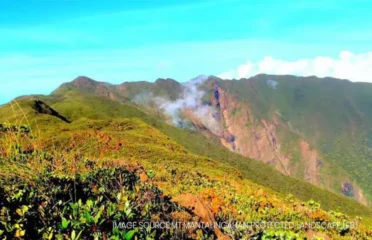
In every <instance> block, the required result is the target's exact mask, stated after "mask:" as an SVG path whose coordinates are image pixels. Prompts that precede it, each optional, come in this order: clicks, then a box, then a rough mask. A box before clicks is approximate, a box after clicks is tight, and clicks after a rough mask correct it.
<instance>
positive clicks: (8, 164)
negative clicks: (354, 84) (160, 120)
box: [0, 119, 372, 239]
mask: <svg viewBox="0 0 372 240" xmlns="http://www.w3.org/2000/svg"><path fill="white" fill-rule="evenodd" d="M40 127H41V132H42V133H43V134H42V135H40V136H38V135H37V136H31V131H29V129H28V127H27V126H23V127H22V128H21V127H17V126H13V125H9V124H7V125H6V127H3V128H2V131H1V137H0V141H1V146H2V148H1V149H0V159H1V160H0V179H1V185H0V192H1V195H0V196H1V197H0V201H1V204H2V205H1V209H0V211H1V212H0V236H1V237H7V238H14V237H15V238H21V239H22V238H26V239H27V238H30V237H33V238H34V237H37V238H43V239H84V238H97V239H100V238H106V239H144V238H147V239H169V238H172V237H173V238H177V237H178V238H197V239H215V238H216V237H217V236H219V237H221V236H229V237H231V238H233V239H241V238H248V237H249V238H256V239H270V238H273V239H283V238H285V239H296V238H304V237H305V236H307V235H308V234H310V233H309V232H308V230H307V228H308V226H306V225H305V224H301V223H310V222H312V223H314V224H322V223H323V224H335V226H334V227H332V228H327V229H326V230H323V229H322V228H321V227H320V225H319V226H318V227H315V228H314V229H313V232H312V233H311V234H313V235H312V236H318V234H327V235H328V236H330V237H337V236H344V237H345V238H348V237H351V236H354V237H357V238H367V237H368V236H372V235H371V234H372V232H371V231H370V230H368V228H367V227H365V226H364V225H361V224H359V225H358V227H356V228H355V227H353V226H352V225H350V224H352V223H353V222H355V221H357V222H360V221H363V222H365V220H361V219H360V218H352V217H348V216H346V215H344V214H341V213H339V212H334V211H324V210H322V209H321V208H320V204H318V203H316V202H314V201H308V202H301V201H298V200H297V199H296V198H295V197H293V196H291V195H289V196H287V197H283V196H282V195H278V194H276V193H275V192H274V191H272V190H270V189H268V188H265V187H261V186H259V185H257V184H255V183H252V182H250V181H247V180H245V179H243V178H242V175H241V174H240V173H239V172H238V171H237V170H235V169H234V168H232V167H230V166H228V165H226V164H222V163H219V162H217V161H215V160H213V159H210V158H205V157H201V156H198V155H194V154H191V153H189V152H188V151H187V150H186V149H185V148H184V147H182V146H180V145H179V144H177V143H176V142H175V141H173V140H171V139H170V138H169V137H167V136H166V135H164V134H163V133H161V132H160V131H159V130H157V129H155V128H153V127H150V126H149V125H148V124H146V123H144V122H142V121H141V120H138V119H116V120H88V119H81V120H78V121H75V122H73V123H72V124H66V123H65V122H63V121H60V123H59V124H57V125H55V128H54V129H49V130H47V129H43V128H42V127H43V126H40ZM44 127H45V126H44ZM22 129H23V130H22ZM52 135H53V136H55V137H54V138H52ZM160 163H161V164H160ZM142 166H144V167H145V168H143V167H142ZM210 166H213V167H210ZM185 193H188V194H192V196H197V197H198V199H200V201H203V202H204V203H205V204H206V207H204V208H203V209H201V210H203V211H207V212H209V213H210V216H211V217H210V219H205V217H203V216H204V215H200V214H198V212H197V211H195V212H194V211H193V210H192V209H189V208H188V207H187V206H186V205H187V204H186V205H185V206H184V204H179V203H178V201H179V200H177V201H176V200H173V198H174V199H177V196H182V194H185ZM191 202H192V201H191ZM198 210H200V209H198ZM173 221H176V222H185V223H187V222H191V221H197V222H206V221H213V222H216V223H229V222H230V223H231V222H234V221H241V222H254V223H261V224H262V225H261V227H243V226H240V227H239V228H229V227H227V226H226V225H225V227H220V228H219V230H218V231H217V230H216V229H211V228H208V229H203V231H202V230H201V229H199V228H192V229H186V228H179V229H163V228H155V227H150V226H147V227H146V228H143V227H134V228H130V229H115V228H113V222H124V223H129V222H138V223H139V222H141V223H144V222H173ZM265 222H292V223H293V224H294V225H293V226H292V227H290V228H289V229H288V228H285V227H284V226H282V227H280V226H279V227H277V228H275V230H274V228H273V227H272V226H270V225H264V223H265ZM366 223H368V222H366ZM284 236H285V237H284Z"/></svg>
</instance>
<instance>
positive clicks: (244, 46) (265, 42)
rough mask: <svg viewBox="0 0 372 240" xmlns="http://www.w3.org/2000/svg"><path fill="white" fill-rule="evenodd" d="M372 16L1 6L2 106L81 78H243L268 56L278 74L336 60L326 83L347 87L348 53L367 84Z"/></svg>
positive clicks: (320, 6) (326, 5)
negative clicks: (301, 64)
mask: <svg viewBox="0 0 372 240" xmlns="http://www.w3.org/2000/svg"><path fill="white" fill-rule="evenodd" d="M370 9H372V2H371V1H368V0H354V1H348V0H338V1H331V0H313V1H289V0H282V1H276V0H271V1H270V0H267V1H248V0H220V1H219V0H213V1H209V0H198V1H196V0H188V1H184V0H180V1H161V0H158V1H150V0H141V1H128V0H127V1H124V0H122V1H94V0H90V1H85V0H80V1H77V0H66V1H61V0H58V1H57V0H28V1H26V0H18V1H14V0H2V1H1V2H0V83H1V86H0V104H1V103H4V102H7V101H9V100H11V99H12V98H14V97H16V96H19V95H23V94H31V93H33V94H34V93H41V94H48V93H50V92H51V91H52V90H54V89H55V88H56V87H58V86H59V85H60V84H61V83H63V82H67V81H71V80H72V79H73V78H75V77H77V76H79V75H85V76H89V77H91V78H94V79H97V80H101V81H107V82H111V83H120V82H124V81H135V80H148V81H154V80H155V79H156V78H159V77H171V78H175V79H177V80H179V81H187V80H188V79H190V78H192V77H195V76H196V75H199V74H214V75H220V74H223V73H226V72H234V74H230V75H229V74H227V75H226V76H230V77H231V78H232V77H235V76H245V75H242V74H237V73H238V72H239V71H240V70H239V66H245V68H244V69H245V70H247V69H248V67H247V66H248V65H249V66H250V64H248V65H247V63H250V62H252V63H253V65H254V66H257V69H261V68H259V67H258V66H261V65H260V64H259V63H260V61H262V59H264V57H267V56H270V57H272V58H274V59H277V61H276V62H275V61H274V63H275V64H279V65H278V66H279V67H282V66H287V65H288V64H287V65H283V64H284V63H287V62H289V63H291V62H295V63H296V61H298V60H299V59H307V60H308V63H309V64H308V66H310V65H311V66H313V65H316V59H317V57H319V56H324V57H327V58H330V59H332V60H334V64H333V65H332V73H330V71H326V73H324V74H328V73H329V74H331V75H332V74H333V73H334V72H338V73H337V74H338V75H337V74H336V73H335V76H340V77H342V76H344V75H345V74H344V73H340V71H339V70H337V66H343V65H342V64H344V62H340V61H338V60H337V59H339V58H341V55H340V53H341V52H342V51H349V52H351V53H353V54H355V55H353V56H354V57H353V58H352V60H350V61H352V62H353V63H354V65H355V63H356V62H357V63H358V64H359V65H361V64H360V63H363V64H362V65H363V66H365V68H363V69H360V68H358V69H354V68H353V65H350V69H351V70H350V71H349V73H351V72H353V73H354V75H350V74H346V75H345V76H346V77H347V76H351V77H353V76H359V75H361V74H360V72H362V71H365V70H364V69H367V68H368V67H369V66H370V65H369V64H370V63H371V64H372V62H371V61H370V55H369V54H367V55H366V53H368V52H370V51H372V28H371V26H370V24H371V22H372V14H370ZM371 56H372V55H371ZM314 59H315V60H314ZM353 59H354V60H353ZM355 59H358V60H355ZM366 59H367V60H366ZM371 59H372V58H371ZM278 61H279V62H278ZM348 61H349V60H348ZM350 61H349V62H350ZM323 62H324V61H323ZM323 62H322V64H323ZM265 63H266V62H265ZM337 64H338V65H337ZM318 65H319V64H318ZM336 65H337V66H336ZM289 66H292V65H289ZM339 68H341V67H338V69H339ZM342 68H343V69H344V67H342ZM371 68H372V66H371ZM244 69H243V70H244ZM264 69H267V68H264ZM271 69H273V68H271ZM275 69H276V68H275ZM296 69H297V70H296V73H297V72H299V71H300V70H298V69H299V68H296ZM300 69H301V71H302V68H300ZM334 69H336V70H334ZM261 70H262V69H261ZM261 70H257V71H261ZM307 70H308V69H307ZM307 70H306V71H304V72H306V73H309V74H310V73H313V72H314V71H307ZM257 71H254V72H257ZM268 71H269V70H268ZM356 71H358V73H359V75H356V73H355V72H356ZM242 72H243V73H245V71H242ZM276 72H278V71H277V70H276ZM276 72H274V73H276ZM317 72H318V71H315V73H317ZM279 73H281V72H279ZM290 73H291V72H290ZM368 73H369V72H368ZM298 74H301V72H299V73H298ZM343 74H344V75H343ZM364 75H366V74H364ZM223 76H225V75H223ZM355 80H358V78H357V77H356V79H355ZM362 80H365V79H362ZM367 80H368V79H367Z"/></svg>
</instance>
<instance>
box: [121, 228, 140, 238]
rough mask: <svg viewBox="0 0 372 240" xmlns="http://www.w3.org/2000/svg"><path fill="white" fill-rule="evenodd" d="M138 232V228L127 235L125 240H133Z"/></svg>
mask: <svg viewBox="0 0 372 240" xmlns="http://www.w3.org/2000/svg"><path fill="white" fill-rule="evenodd" d="M137 231H138V229H137V228H136V229H133V230H131V231H129V232H127V233H125V235H124V239H125V240H131V239H132V238H133V236H134V234H136V233H137Z"/></svg>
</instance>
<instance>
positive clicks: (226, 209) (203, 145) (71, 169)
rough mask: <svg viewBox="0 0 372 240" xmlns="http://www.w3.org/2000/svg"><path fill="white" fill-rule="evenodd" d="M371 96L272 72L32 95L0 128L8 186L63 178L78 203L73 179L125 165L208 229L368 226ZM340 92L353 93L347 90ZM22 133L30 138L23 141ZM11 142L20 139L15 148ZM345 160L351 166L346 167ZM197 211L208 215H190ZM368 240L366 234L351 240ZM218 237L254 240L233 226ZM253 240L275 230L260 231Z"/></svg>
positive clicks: (10, 107)
mask: <svg viewBox="0 0 372 240" xmlns="http://www.w3.org/2000/svg"><path fill="white" fill-rule="evenodd" d="M320 87H322V89H318V88H320ZM370 88H371V86H370V85H369V84H355V83H351V82H348V81H345V80H337V79H328V78H327V79H318V78H315V77H311V78H297V77H293V76H269V75H258V76H256V77H253V78H251V79H242V80H233V81H229V80H222V79H219V78H217V77H213V76H199V77H197V78H195V79H193V80H191V81H189V82H187V83H182V84H181V83H178V82H177V81H175V80H173V79H158V80H157V81H156V82H154V83H149V82H125V83H123V84H120V85H113V84H107V83H103V82H97V81H94V80H92V79H89V78H87V77H78V78H77V79H75V80H73V81H72V82H70V83H65V84H62V85H61V86H60V87H59V88H58V89H56V90H55V91H54V92H53V93H52V94H51V95H49V96H41V95H36V96H24V97H21V98H18V99H16V100H15V101H12V102H11V103H9V104H6V105H3V106H1V107H0V122H4V123H5V124H3V125H1V127H0V131H2V132H5V134H2V135H1V137H0V139H1V141H2V142H1V143H2V144H1V146H2V147H0V153H2V155H1V157H0V163H1V164H0V177H1V178H0V179H2V182H4V183H8V182H12V184H13V182H14V181H15V182H18V180H14V177H15V176H14V175H13V174H14V173H16V177H18V178H19V179H21V180H22V181H21V183H22V184H23V185H22V186H27V187H25V189H29V188H32V187H31V186H33V183H34V182H35V181H39V180H36V179H33V178H32V177H31V176H35V177H37V176H45V177H42V179H44V178H46V179H49V178H50V181H52V182H51V183H48V182H46V183H45V184H61V183H63V184H67V185H66V189H67V188H68V189H70V190H71V191H72V192H71V194H70V197H68V196H65V198H66V199H67V200H68V199H69V198H71V196H73V195H74V194H73V192H74V190H73V189H74V187H73V186H74V185H73V184H72V185H69V183H68V182H67V183H64V181H68V179H70V178H72V179H75V177H74V174H75V175H76V174H77V173H78V174H79V176H80V175H81V180H78V181H77V184H78V185H79V184H81V185H82V186H83V185H84V184H86V182H84V181H85V180H84V179H85V177H84V176H85V174H88V175H89V174H96V173H95V171H98V169H102V168H104V169H106V168H107V169H111V168H115V169H117V167H118V166H122V167H124V168H126V169H129V170H130V169H132V170H131V172H134V175H137V177H138V178H139V179H140V183H139V184H140V186H142V184H145V185H146V182H147V181H148V179H152V180H151V183H153V184H155V186H156V188H158V190H157V189H153V190H151V191H155V192H157V191H162V192H163V195H165V196H169V197H170V198H171V199H172V200H171V201H172V202H166V204H167V205H168V206H170V205H172V204H176V205H177V204H178V205H177V206H178V208H180V209H181V210H180V211H181V212H182V214H183V215H184V214H185V212H187V213H188V214H191V216H190V217H200V216H206V215H205V214H204V215H201V214H200V212H204V213H206V214H207V215H208V216H210V217H211V218H209V220H208V221H212V220H211V219H213V221H222V222H224V221H236V220H237V219H238V220H241V221H292V220H293V221H300V222H301V221H302V222H306V221H316V222H320V223H321V222H332V221H336V222H339V221H341V219H344V220H342V221H346V220H347V221H351V220H355V219H357V221H360V220H358V219H360V218H359V217H363V224H364V225H367V226H368V225H369V224H371V221H372V219H371V216H372V210H371V209H370V208H369V207H368V206H365V205H368V204H369V201H370V197H369V196H370V192H369V189H368V180H369V177H370V176H369V175H365V174H364V173H363V171H365V169H367V170H368V169H369V167H370V165H368V161H367V160H365V159H368V156H369V155H368V153H369V152H368V149H369V146H368V142H366V141H365V140H366V139H365V137H368V136H367V135H365V129H368V126H369V124H370V122H369V121H370V120H369V119H370V118H369V112H368V109H369V108H368V101H369V99H368V95H369V89H370ZM340 89H343V91H344V92H345V94H343V95H342V96H340V95H341V94H339V93H337V92H336V90H337V91H340ZM371 89H372V88H371ZM346 102H348V104H346ZM328 117H329V119H328ZM305 120H306V122H303V121H305ZM11 123H13V124H14V125H11ZM22 129H30V131H29V130H27V131H26V130H22ZM18 130H19V131H21V130H22V132H21V133H20V134H13V132H17V131H18ZM28 132H29V133H28ZM28 134H30V136H29V135H28ZM4 136H6V137H5V138H3V137H4ZM13 138H15V139H14V141H10V140H9V139H13ZM19 138H21V139H19ZM350 140H352V141H350ZM12 142H17V145H16V146H14V148H13V145H12ZM350 143H353V144H350ZM354 147H360V148H361V147H363V149H364V151H359V150H358V149H354ZM39 149H41V150H39ZM39 151H40V152H39ZM342 154H345V156H346V157H347V158H346V159H341V158H339V156H340V155H342ZM2 159H8V160H6V161H3V160H2ZM41 159H43V160H41ZM17 162H20V163H21V165H20V166H18V165H17V164H16V163H17ZM92 164H93V165H92ZM91 165H92V166H95V165H96V167H92V166H91ZM133 165H136V167H134V169H135V170H133ZM138 169H139V170H138ZM141 169H142V170H141ZM92 171H93V172H92ZM115 171H118V170H115ZM120 171H124V172H125V171H127V170H120ZM91 172H92V173H91ZM143 172H145V174H143ZM97 174H101V173H99V172H98V173H97ZM113 174H117V172H115V173H113ZM134 175H133V176H132V175H130V176H132V177H135V176H134ZM105 176H106V175H105ZM115 176H116V175H115ZM130 176H128V177H130ZM106 177H107V176H106ZM112 177H113V176H112ZM30 178H31V179H30ZM95 178H96V177H95ZM63 179H67V180H63ZM79 179H80V177H79ZM43 181H44V180H43ZM48 181H49V180H48ZM74 181H75V180H74ZM366 183H367V184H366ZM17 184H18V183H17ZM24 184H26V185H24ZM1 186H3V185H1ZM6 186H8V185H6ZM79 186H80V185H79ZM84 186H85V185H84ZM56 188H58V189H60V187H59V186H57V185H56ZM1 189H2V187H0V191H2V190H1ZM4 189H8V187H6V188H4ZM109 189H110V191H113V192H115V191H116V190H115V189H116V188H112V187H110V188H109ZM70 190H69V191H70ZM7 191H8V190H7ZM25 191H26V190H25ZM27 191H28V190H27ZM7 194H10V193H8V192H7ZM14 194H16V193H14ZM51 194H52V193H51ZM53 194H55V193H53ZM58 194H60V193H58ZM81 194H83V192H82V193H81ZM86 194H91V193H86ZM110 194H111V193H110ZM115 194H118V193H117V192H115ZM152 194H155V195H158V194H157V193H152ZM190 194H191V195H190ZM75 195H76V193H75ZM342 195H346V196H342ZM4 196H5V195H4ZM47 197H48V198H47V199H53V198H52V197H50V196H49V195H48V196H47ZM89 197H92V196H91V195H87V196H85V195H81V198H83V199H85V198H89ZM350 197H353V198H354V199H356V200H358V201H359V202H361V203H363V204H364V205H361V204H359V203H357V202H355V201H353V200H351V199H350ZM39 198H40V196H39ZM76 198H77V197H76V196H75V200H76ZM184 199H189V200H190V201H186V202H185V201H184ZM67 200H66V201H67ZM132 200H133V199H132ZM313 200H315V201H316V202H314V201H313ZM4 201H5V200H4ZM6 201H8V200H6ZM48 201H49V200H48ZM191 202H199V203H200V204H199V205H198V206H204V207H203V208H202V209H199V208H198V210H197V211H196V210H195V205H194V206H191V208H194V210H193V211H190V210H187V208H188V207H190V204H191ZM317 202H319V203H320V206H321V207H320V206H319V204H318V203H317ZM97 204H98V203H97ZM105 204H106V203H105ZM133 204H137V203H136V202H135V201H134V200H133ZM138 204H139V205H138V206H137V207H139V206H141V204H140V203H138ZM12 206H13V205H12ZM154 206H158V205H154ZM173 206H174V205H173ZM37 207H38V206H36V209H37ZM182 209H183V210H182ZM336 211H337V212H336ZM339 212H343V213H345V214H347V215H349V216H346V215H344V214H341V213H339ZM35 214H36V213H35ZM153 214H157V213H155V212H154V213H153ZM174 214H176V213H174V212H173V215H172V217H174ZM177 214H180V213H177ZM177 214H176V215H177ZM66 216H67V215H66ZM138 216H140V215H138ZM0 217H1V216H0ZM168 217H169V218H171V217H170V216H168ZM53 221H54V220H53ZM364 225H361V226H363V228H362V230H361V229H358V230H357V231H354V230H350V229H349V228H350V226H348V227H347V229H349V230H345V229H340V230H339V231H332V230H329V231H328V230H325V231H324V234H328V237H332V238H333V237H336V236H342V235H343V236H346V237H347V236H359V237H361V236H364V235H365V236H369V235H368V234H370V232H368V231H369V230H366V228H365V226H364ZM78 229H79V231H80V227H79V228H77V227H76V230H75V231H77V230H78ZM84 229H85V228H84ZM84 229H83V230H81V231H82V232H84V231H86V229H85V230H84ZM0 230H1V228H0ZM268 230H270V228H269V229H268ZM271 230H272V229H271ZM14 231H16V230H14ZM58 231H59V230H58ZM278 231H279V230H278ZM281 231H282V230H281ZM344 231H346V232H344ZM358 231H359V232H360V233H361V234H364V235H352V234H356V232H358ZM60 233H63V231H62V232H58V234H60ZM84 233H85V232H84ZM56 234H57V233H56ZM87 234H88V233H87ZM141 234H144V233H141ZM156 234H160V233H156ZM161 234H165V233H161ZM210 234H211V235H214V236H219V237H222V236H230V237H232V238H235V239H239V238H242V237H244V236H246V235H244V234H243V233H240V232H236V231H234V232H231V233H229V231H228V230H227V229H215V231H212V232H210ZM221 234H222V235H221ZM242 234H243V235H242ZM252 234H253V235H252ZM254 234H258V235H257V236H261V235H262V234H267V235H265V236H270V234H274V233H270V232H269V231H260V230H255V231H252V232H250V233H249V235H250V236H254ZM260 234H261V235H260ZM282 234H298V236H297V238H300V237H301V238H303V237H304V236H307V237H309V236H310V237H311V236H321V234H323V233H322V231H319V230H317V231H315V232H311V231H309V230H308V229H306V228H304V227H303V228H300V229H297V230H293V229H292V230H290V231H288V230H285V229H284V233H282ZM317 234H320V235H317ZM274 235H275V234H274ZM274 235H273V236H274ZM141 236H142V235H141ZM157 236H160V235H157ZM273 236H272V237H273ZM288 236H289V235H288ZM291 236H292V235H291ZM261 237H262V236H261ZM323 237H324V236H323ZM258 239H260V238H259V237H258Z"/></svg>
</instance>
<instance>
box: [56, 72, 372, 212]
mask: <svg viewBox="0 0 372 240" xmlns="http://www.w3.org/2000/svg"><path fill="white" fill-rule="evenodd" d="M70 85H71V86H70ZM66 86H69V87H68V88H66ZM71 91H82V92H86V93H88V94H90V95H95V96H101V97H105V98H109V99H111V100H114V101H118V102H121V103H122V102H128V101H131V102H133V103H135V104H136V105H137V106H138V107H140V108H141V109H142V110H144V111H146V112H148V113H152V114H157V115H159V116H160V117H162V118H163V119H164V120H166V121H168V122H169V123H172V124H173V125H175V126H178V127H182V128H190V129H194V130H198V131H199V132H201V133H203V134H204V135H205V136H207V137H209V138H211V139H214V138H215V137H217V138H219V141H220V143H222V144H223V145H224V146H225V147H227V148H228V149H230V150H231V151H234V152H237V153H239V154H242V155H244V156H247V157H250V158H254V159H257V160H261V161H263V162H265V163H267V164H269V165H271V166H273V167H275V168H276V169H278V170H279V171H281V172H282V173H283V174H286V175H289V176H293V177H296V178H300V179H304V180H306V181H308V182H310V183H312V184H314V185H317V186H320V187H322V188H325V189H327V190H330V191H333V192H336V193H342V194H344V195H346V196H348V197H353V198H354V199H356V200H357V201H359V202H361V203H363V204H367V205H368V204H370V203H371V199H372V189H371V187H370V184H369V183H370V182H371V181H372V175H371V174H369V173H370V172H371V170H372V163H371V161H370V160H369V159H371V154H372V152H371V146H372V145H371V143H370V142H371V134H370V133H369V132H370V131H371V130H370V129H371V126H372V123H371V119H372V118H371V117H372V116H371V114H372V109H371V107H372V103H371V101H370V96H371V94H372V85H371V84H368V83H352V82H350V81H347V80H339V79H333V78H324V79H320V78H316V77H306V78H303V77H294V76H271V75H258V76H255V77H253V78H250V79H241V80H232V81H230V80H222V79H219V78H217V77H206V76H200V77H197V78H196V79H194V80H191V81H190V82H188V83H186V84H180V83H178V82H176V81H175V80H173V79H158V80H157V81H156V82H155V83H149V82H126V83H123V84H120V85H109V84H104V83H99V82H95V83H94V84H92V83H91V81H88V80H87V79H86V78H84V77H79V78H77V79H76V80H74V81H73V82H72V83H68V84H64V85H62V86H61V87H60V88H59V89H57V90H56V91H55V92H54V93H53V94H52V95H55V96H58V95H60V94H62V93H63V94H68V93H69V92H71Z"/></svg>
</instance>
